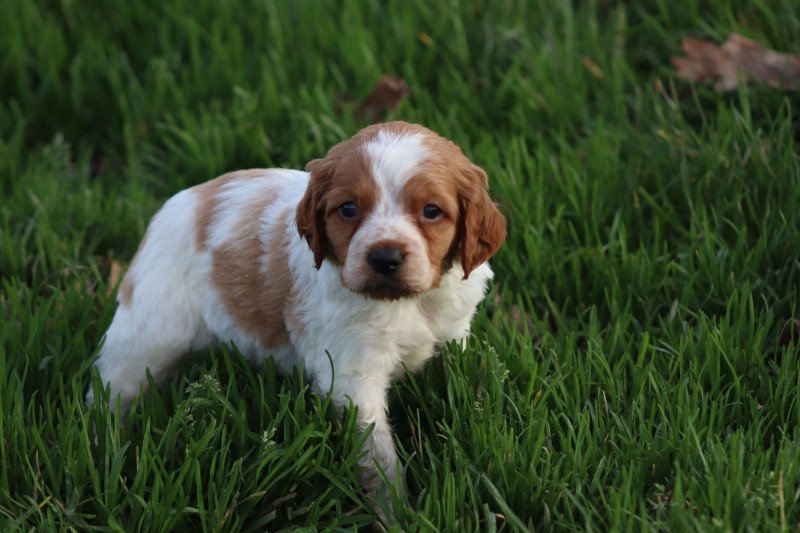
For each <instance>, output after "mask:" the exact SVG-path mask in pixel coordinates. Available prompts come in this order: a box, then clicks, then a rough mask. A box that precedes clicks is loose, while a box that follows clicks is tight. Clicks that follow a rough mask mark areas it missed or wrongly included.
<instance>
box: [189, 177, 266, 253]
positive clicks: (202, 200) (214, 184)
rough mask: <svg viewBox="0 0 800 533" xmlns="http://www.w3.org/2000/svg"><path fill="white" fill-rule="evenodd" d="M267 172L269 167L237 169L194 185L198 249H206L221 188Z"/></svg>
mask: <svg viewBox="0 0 800 533" xmlns="http://www.w3.org/2000/svg"><path fill="white" fill-rule="evenodd" d="M265 173H267V169H263V168H251V169H248V170H237V171H235V172H228V173H227V174H223V175H222V176H220V177H218V178H215V179H213V180H211V181H207V182H205V183H201V184H200V185H195V186H194V187H192V189H191V190H192V191H194V193H195V194H196V195H197V208H196V213H197V215H196V216H197V218H196V221H195V246H197V249H198V250H205V249H206V241H208V230H209V228H210V227H211V222H212V221H213V219H214V213H215V208H216V205H217V196H218V195H219V191H220V189H222V187H224V186H225V185H227V184H228V183H230V182H232V181H236V180H246V179H252V178H257V177H259V176H263V175H264V174H265Z"/></svg>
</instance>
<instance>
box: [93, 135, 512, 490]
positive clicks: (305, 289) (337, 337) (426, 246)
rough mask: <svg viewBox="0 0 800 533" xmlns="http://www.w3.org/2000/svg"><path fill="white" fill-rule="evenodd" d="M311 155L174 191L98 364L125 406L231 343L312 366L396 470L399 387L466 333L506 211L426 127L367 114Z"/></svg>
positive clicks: (476, 173) (370, 461) (324, 390)
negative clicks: (393, 423)
mask: <svg viewBox="0 0 800 533" xmlns="http://www.w3.org/2000/svg"><path fill="white" fill-rule="evenodd" d="M306 169H307V170H308V172H300V171H296V170H285V169H263V170H262V169H256V170H243V171H238V172H232V173H230V174H225V175H223V176H221V177H219V178H217V179H215V180H212V181H209V182H207V183H203V184H201V185H197V186H195V187H192V188H190V189H187V190H184V191H182V192H180V193H178V194H176V195H175V196H174V197H172V198H171V199H170V200H169V201H167V203H166V204H165V205H164V207H163V208H162V209H161V210H160V211H159V212H158V213H157V214H156V215H155V216H154V217H153V219H152V221H151V222H150V226H149V228H148V230H147V233H146V234H145V237H144V239H143V240H142V243H141V245H140V247H139V251H138V252H137V253H136V256H135V257H134V259H133V262H132V264H131V267H130V269H129V271H128V272H127V274H126V275H125V277H124V279H123V281H122V283H121V285H120V289H119V294H118V300H119V307H118V309H117V312H116V314H115V315H114V319H113V321H112V323H111V326H110V327H109V329H108V332H107V333H106V336H105V342H104V343H103V345H102V348H101V350H100V357H99V359H98V360H97V368H98V369H99V372H100V376H101V378H102V381H103V383H104V384H106V385H110V391H111V398H115V399H116V401H119V402H121V404H122V405H123V406H127V405H129V404H130V401H131V399H132V398H133V397H134V395H136V394H138V392H139V388H140V386H142V385H145V386H146V369H150V372H151V373H152V375H153V378H154V379H155V380H156V381H157V382H158V381H159V380H163V379H164V377H165V376H167V375H168V374H169V371H170V370H171V369H172V368H173V367H174V366H175V364H176V363H177V362H178V361H179V360H180V359H181V357H182V356H183V355H184V354H186V353H187V352H190V351H192V350H200V349H202V348H205V347H207V346H210V345H212V344H214V343H218V342H234V343H235V344H236V346H237V347H238V348H239V350H240V351H241V353H243V354H244V355H245V356H247V357H248V358H250V359H251V360H252V361H254V362H256V363H261V362H263V361H264V360H265V359H266V358H267V357H274V358H275V361H276V363H277V365H278V367H279V368H280V369H281V370H282V371H284V372H289V373H290V372H291V369H292V367H293V366H295V365H302V368H303V369H304V370H305V372H306V373H307V375H308V376H309V377H310V378H311V379H312V381H313V383H314V386H315V388H316V391H317V392H318V393H320V394H323V395H325V394H328V393H329V392H330V394H332V396H333V398H332V399H333V401H334V402H335V404H337V405H339V406H343V405H346V404H347V403H348V402H349V401H351V400H352V402H353V403H354V404H355V405H357V406H358V419H359V423H360V426H361V428H362V429H365V428H367V427H368V426H369V425H370V424H374V427H373V429H372V432H371V433H370V435H369V437H368V439H367V442H366V445H365V448H366V450H365V451H366V452H367V453H366V457H365V459H364V464H366V465H368V466H371V467H374V465H375V463H377V465H379V466H380V467H381V468H382V469H383V470H384V472H385V473H386V474H387V476H388V478H389V479H395V472H396V469H397V464H396V463H397V456H396V454H395V448H394V443H393V441H392V433H391V429H390V427H389V422H388V420H387V412H386V411H387V408H386V407H387V406H386V393H387V388H388V387H389V384H390V383H391V381H392V379H393V378H396V377H397V376H399V375H401V374H402V373H403V371H404V369H405V368H408V369H410V370H414V369H417V368H419V367H420V366H421V365H422V364H423V363H424V362H425V361H426V360H428V359H430V358H431V357H432V356H433V354H434V352H435V351H436V350H437V348H438V347H440V346H441V345H443V344H444V343H446V342H448V341H450V340H454V339H455V340H458V341H461V342H464V341H465V339H466V338H467V336H468V334H469V325H470V320H471V318H472V316H473V314H474V313H475V308H476V306H477V305H478V303H479V302H480V301H481V300H482V299H483V297H484V295H485V292H486V283H487V281H488V280H489V279H490V278H491V277H492V271H491V269H490V268H489V265H488V264H487V263H486V261H487V260H488V259H489V258H490V257H491V256H492V255H493V254H494V253H495V252H496V251H497V249H498V248H499V247H500V245H501V243H502V242H503V240H504V239H505V235H506V223H505V219H504V218H503V216H502V215H501V214H500V212H499V211H498V209H497V207H496V206H495V204H494V203H492V201H491V199H490V198H489V195H488V193H487V177H486V173H485V172H484V171H483V170H482V169H481V168H479V167H477V166H476V165H474V164H472V163H471V162H470V161H469V160H468V159H467V158H466V157H465V156H464V154H463V153H462V152H461V150H460V149H459V148H458V147H457V146H456V145H455V144H453V143H452V142H450V141H448V140H446V139H443V138H442V137H440V136H438V135H437V134H435V133H433V132H432V131H430V130H428V129H426V128H424V127H422V126H418V125H414V124H408V123H405V122H390V123H386V124H377V125H373V126H370V127H367V128H365V129H363V130H361V131H360V132H358V133H357V134H356V135H355V136H354V137H352V138H351V139H348V140H346V141H343V142H341V143H339V144H337V145H336V146H334V147H333V148H331V149H330V150H329V151H328V154H327V155H326V156H325V157H324V158H323V159H316V160H314V161H311V162H310V163H309V164H308V165H307V166H306ZM326 354H330V359H329V358H328V355H326ZM331 360H332V362H333V365H331ZM331 384H333V386H331ZM93 400H94V396H93V391H92V390H91V388H90V390H89V392H88V395H87V401H88V402H89V403H91V402H92V401H93ZM368 472H369V471H368ZM366 482H367V483H368V485H369V487H370V488H372V489H374V488H375V487H376V486H377V485H378V484H379V478H377V476H374V475H370V476H368V477H367V479H366Z"/></svg>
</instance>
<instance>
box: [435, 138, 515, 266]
mask: <svg viewBox="0 0 800 533" xmlns="http://www.w3.org/2000/svg"><path fill="white" fill-rule="evenodd" d="M425 145H426V147H427V148H428V149H429V150H430V151H431V152H433V153H434V154H435V155H434V157H432V158H430V160H429V161H428V163H427V166H428V167H429V168H427V169H426V170H427V171H428V172H429V173H430V174H431V175H434V176H449V180H450V181H452V182H454V184H455V187H456V196H457V199H458V204H459V211H460V213H459V218H458V232H457V233H458V252H459V255H460V258H461V266H462V268H463V269H464V279H467V277H469V273H470V272H472V271H473V270H474V269H475V268H476V267H477V266H479V265H480V264H482V263H484V262H485V261H488V260H489V258H491V257H492V256H493V255H494V254H495V253H496V252H497V250H498V249H499V248H500V246H501V245H502V244H503V242H504V241H505V239H506V219H505V217H504V216H503V214H502V213H500V210H499V209H498V208H497V205H496V204H495V203H494V202H492V199H491V198H490V197H489V191H488V183H489V178H488V176H487V175H486V172H485V171H484V170H483V169H482V168H481V167H479V166H477V165H475V164H474V163H472V162H471V161H470V160H469V159H467V157H466V156H465V155H464V153H463V152H462V151H461V149H460V148H459V147H458V146H457V145H456V144H455V143H453V142H452V141H449V140H447V139H445V138H443V137H440V136H438V135H427V136H426V137H425ZM439 207H443V206H441V205H440V206H439Z"/></svg>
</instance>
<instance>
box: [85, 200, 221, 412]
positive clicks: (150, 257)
mask: <svg viewBox="0 0 800 533" xmlns="http://www.w3.org/2000/svg"><path fill="white" fill-rule="evenodd" d="M193 213H194V209H193V205H192V204H191V198H190V197H188V196H187V195H186V194H185V191H184V193H180V194H178V195H177V196H175V197H173V198H172V199H171V200H169V201H168V202H167V204H166V205H165V206H164V208H163V209H162V210H161V211H160V212H159V213H157V214H156V216H155V217H153V220H152V222H151V224H150V227H149V228H148V230H147V234H146V235H145V239H144V240H143V241H142V244H141V245H140V248H139V251H138V252H137V254H136V257H135V258H134V260H133V262H132V264H131V268H130V270H129V271H128V273H127V274H126V276H125V279H124V280H123V282H122V284H121V286H120V291H119V307H118V308H117V312H116V314H115V315H114V319H113V321H112V322H111V326H110V327H109V328H108V331H107V332H106V335H105V340H104V342H103V345H102V347H101V349H100V357H99V358H98V360H97V362H96V365H97V368H98V370H99V372H100V377H101V379H102V383H103V386H110V390H111V396H110V398H111V399H112V400H116V401H119V402H120V404H121V405H122V406H123V407H126V406H128V405H129V404H130V402H131V400H132V399H133V397H134V396H135V395H136V394H138V393H139V388H140V386H142V385H144V386H145V388H146V386H147V371H148V370H149V371H150V373H151V374H152V376H153V379H154V380H155V382H156V383H158V382H161V381H163V380H164V378H165V377H167V376H168V375H169V372H170V370H171V369H173V368H174V367H175V365H176V364H177V363H178V361H179V360H180V359H181V358H182V357H183V356H184V355H185V354H186V353H188V352H189V351H191V350H196V349H201V348H204V347H205V346H207V345H208V344H209V343H210V342H211V341H212V340H213V337H212V336H211V334H210V333H209V332H208V329H207V327H206V325H205V322H204V320H203V318H202V313H201V311H200V309H199V304H198V301H197V298H198V296H197V294H196V291H195V290H193V288H194V286H195V285H196V280H195V279H194V277H195V276H198V275H202V274H201V271H202V269H200V268H198V265H201V264H202V261H203V257H202V256H201V254H198V253H197V252H195V251H194V246H193V243H192V241H191V239H193V237H194V236H193V234H192V228H193V227H194V224H193V221H192V220H191V218H190V217H192V216H193ZM86 401H87V403H93V402H94V390H93V388H92V387H91V386H90V387H89V391H88V392H87V395H86Z"/></svg>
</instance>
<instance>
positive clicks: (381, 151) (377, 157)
mask: <svg viewBox="0 0 800 533" xmlns="http://www.w3.org/2000/svg"><path fill="white" fill-rule="evenodd" d="M422 141H423V136H422V135H421V134H419V133H393V132H387V131H380V132H378V135H376V136H375V137H374V138H373V139H371V140H370V141H369V142H368V143H367V144H366V151H367V154H368V155H369V160H370V163H371V165H370V166H371V169H372V176H373V178H374V180H375V183H376V185H377V186H378V189H379V190H380V198H379V200H378V206H380V208H383V209H382V210H388V211H394V209H392V208H391V207H392V206H396V207H397V208H400V207H401V206H400V193H401V191H402V190H403V187H404V186H405V184H406V183H407V182H408V180H410V179H411V178H412V177H414V175H415V174H416V173H417V172H418V171H419V168H420V166H421V165H422V163H423V162H424V161H425V160H426V159H427V158H428V149H427V148H426V147H425V145H424V144H423V142H422ZM378 206H376V207H378ZM387 208H388V209H387Z"/></svg>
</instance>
